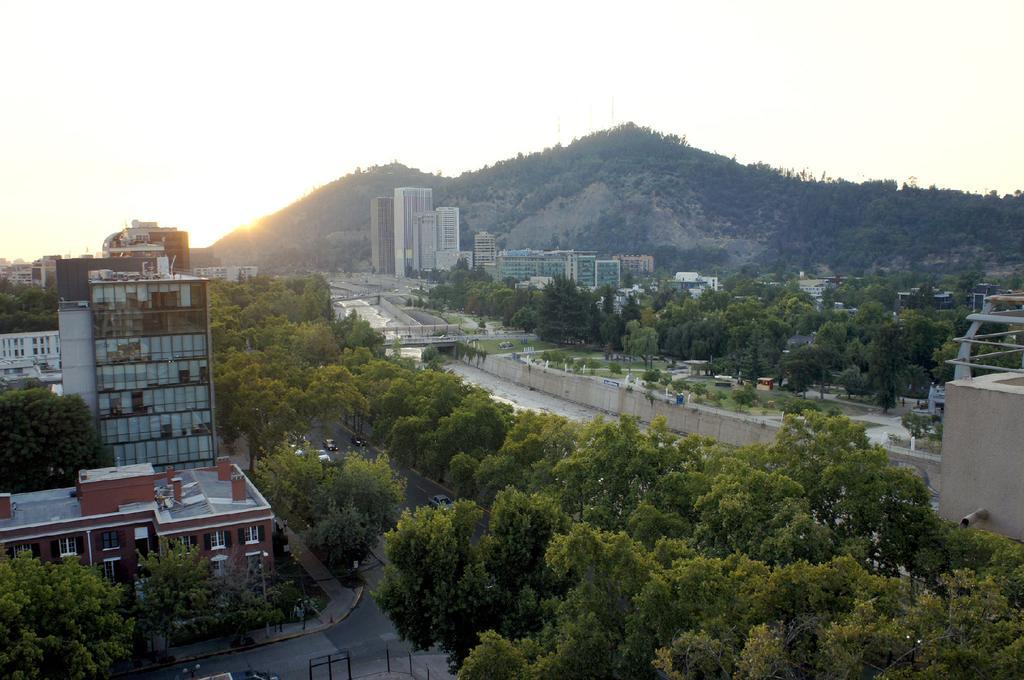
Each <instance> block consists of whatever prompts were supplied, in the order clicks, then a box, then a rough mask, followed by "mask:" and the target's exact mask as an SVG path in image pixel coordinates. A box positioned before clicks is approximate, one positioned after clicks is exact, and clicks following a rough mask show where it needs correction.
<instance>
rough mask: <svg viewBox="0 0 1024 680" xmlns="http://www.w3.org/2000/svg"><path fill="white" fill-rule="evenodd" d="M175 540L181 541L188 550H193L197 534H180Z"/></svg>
mask: <svg viewBox="0 0 1024 680" xmlns="http://www.w3.org/2000/svg"><path fill="white" fill-rule="evenodd" d="M174 540H175V541H177V542H178V543H180V544H181V545H183V546H185V548H186V549H188V550H191V549H192V548H194V547H196V537H195V536H178V537H177V538H175V539H174Z"/></svg>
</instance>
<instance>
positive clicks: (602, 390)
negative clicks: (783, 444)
mask: <svg viewBox="0 0 1024 680" xmlns="http://www.w3.org/2000/svg"><path fill="white" fill-rule="evenodd" d="M466 363H468V364H469V365H471V366H476V367H477V368H479V369H481V370H484V371H487V372H488V373H491V374H493V375H496V376H498V377H499V378H504V379H506V380H511V381H512V382H515V383H518V384H520V385H525V386H527V387H532V388H533V389H535V390H537V391H538V392H544V393H545V394H550V395H552V396H555V397H559V398H561V399H565V400H566V401H571V402H574V403H577V404H582V405H583V406H589V407H591V408H595V409H598V410H600V411H605V412H607V413H611V414H614V415H629V416H635V417H637V418H639V419H640V421H641V422H645V423H650V422H651V421H652V420H653V419H654V418H656V417H658V416H664V417H665V420H666V421H667V424H668V427H669V429H671V430H674V431H676V432H683V433H686V434H699V435H704V436H707V437H714V438H715V439H717V440H718V441H720V442H722V443H724V444H731V445H733V446H746V445H747V444H758V443H770V442H772V441H774V440H775V433H776V432H777V431H778V427H777V426H776V425H774V424H772V423H768V422H764V421H759V420H757V419H754V418H751V417H749V416H743V415H742V414H735V415H733V414H729V413H725V412H715V411H711V410H709V409H703V408H697V407H696V406H690V405H686V406H683V405H677V404H674V403H668V402H665V401H663V400H661V399H655V400H654V401H653V403H652V402H651V401H650V400H649V399H648V398H647V395H646V393H645V392H644V391H643V389H642V388H638V389H634V390H628V389H626V385H625V382H623V381H614V380H613V381H608V382H605V381H602V380H598V379H594V378H588V377H585V376H578V375H572V374H567V373H565V372H563V371H558V370H555V369H545V368H543V367H541V366H538V365H530V364H525V363H523V362H521V361H513V360H512V359H508V358H503V357H494V356H489V357H487V358H485V359H483V360H482V361H480V362H476V361H475V360H469V361H467V362H466ZM616 383H617V384H616Z"/></svg>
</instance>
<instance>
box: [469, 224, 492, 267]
mask: <svg viewBox="0 0 1024 680" xmlns="http://www.w3.org/2000/svg"><path fill="white" fill-rule="evenodd" d="M497 255H498V251H497V247H496V240H495V238H494V234H492V233H490V232H486V231H481V232H478V233H477V234H475V235H474V236H473V266H474V267H482V266H484V265H488V264H494V262H495V260H496V259H497Z"/></svg>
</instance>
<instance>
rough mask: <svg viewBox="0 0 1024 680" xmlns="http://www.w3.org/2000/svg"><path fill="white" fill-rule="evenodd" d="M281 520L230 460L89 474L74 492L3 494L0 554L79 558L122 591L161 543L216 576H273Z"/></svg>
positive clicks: (141, 466) (129, 467) (80, 478)
mask: <svg viewBox="0 0 1024 680" xmlns="http://www.w3.org/2000/svg"><path fill="white" fill-rule="evenodd" d="M0 484H2V481H0ZM273 520H274V513H273V510H272V509H271V507H270V504H269V503H268V502H267V500H266V499H265V498H264V497H263V495H262V494H260V492H259V490H258V489H257V488H256V487H255V486H254V485H253V484H252V482H250V481H249V479H248V478H247V477H246V476H245V474H244V473H243V472H242V470H241V469H239V467H238V466H237V465H234V464H232V463H231V462H230V461H229V460H228V459H227V458H221V459H219V460H218V461H217V464H216V465H215V466H212V467H208V468H199V469H192V470H180V471H177V470H174V469H171V468H168V469H167V470H166V471H165V472H156V471H155V470H154V469H153V466H152V465H150V464H149V463H139V464H135V465H125V466H120V467H109V468H99V469H95V470H81V471H79V473H78V478H77V480H76V483H75V486H73V487H69V488H64V489H47V490H45V491H32V492H28V493H15V494H11V493H0V544H2V545H3V547H4V549H5V550H6V551H7V553H8V554H9V555H12V556H13V555H17V554H19V553H22V552H30V553H31V554H32V555H34V556H35V557H37V558H39V559H41V560H43V561H56V560H62V559H66V558H75V559H77V560H78V561H79V562H81V563H82V564H86V565H93V566H99V567H102V569H103V573H104V575H106V577H107V578H109V579H111V580H112V581H121V582H125V581H131V580H133V579H134V578H135V576H136V575H137V573H138V557H137V553H141V554H142V555H147V554H148V553H149V552H150V551H153V550H157V549H158V548H159V541H160V540H161V539H167V540H172V541H180V542H183V543H186V544H187V545H189V546H191V547H192V549H194V550H197V551H199V552H200V553H201V554H202V556H203V557H206V558H208V559H209V560H210V565H211V568H212V569H213V571H214V573H219V574H223V573H226V572H227V571H228V569H229V568H230V567H232V566H234V567H243V568H245V567H247V568H248V570H249V572H250V573H259V572H260V570H263V569H267V570H270V569H273V566H274V565H273V560H274V555H273V549H272V535H271V534H272V530H273Z"/></svg>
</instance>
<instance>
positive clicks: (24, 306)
mask: <svg viewBox="0 0 1024 680" xmlns="http://www.w3.org/2000/svg"><path fill="white" fill-rule="evenodd" d="M57 302H58V300H57V289H56V288H54V287H52V286H51V287H48V288H40V287H39V286H21V285H18V284H15V283H11V282H10V281H8V280H6V279H0V333H27V332H30V331H55V330H57Z"/></svg>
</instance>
